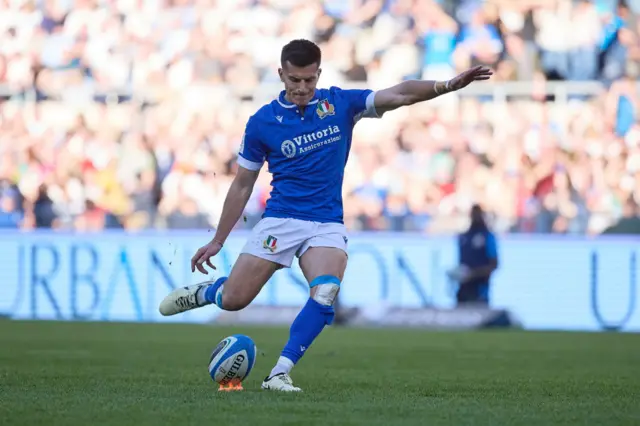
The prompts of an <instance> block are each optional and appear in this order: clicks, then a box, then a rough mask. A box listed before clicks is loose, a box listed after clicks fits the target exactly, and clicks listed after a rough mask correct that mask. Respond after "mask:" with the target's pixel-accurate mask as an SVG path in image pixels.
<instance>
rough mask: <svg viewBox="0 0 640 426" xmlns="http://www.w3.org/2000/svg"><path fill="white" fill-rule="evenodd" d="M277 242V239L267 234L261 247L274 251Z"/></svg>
mask: <svg viewBox="0 0 640 426" xmlns="http://www.w3.org/2000/svg"><path fill="white" fill-rule="evenodd" d="M277 243H278V239H277V238H276V237H274V236H273V235H269V236H268V237H267V239H266V240H264V242H263V243H262V247H264V248H265V249H267V250H269V251H270V252H271V253H273V252H274V251H276V248H277V246H276V244H277Z"/></svg>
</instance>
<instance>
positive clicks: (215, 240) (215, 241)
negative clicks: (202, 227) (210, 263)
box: [211, 236, 225, 248]
mask: <svg viewBox="0 0 640 426" xmlns="http://www.w3.org/2000/svg"><path fill="white" fill-rule="evenodd" d="M224 240H225V239H224V238H220V237H217V236H216V237H213V238H212V239H211V242H212V243H213V244H218V245H219V246H220V248H222V247H224Z"/></svg>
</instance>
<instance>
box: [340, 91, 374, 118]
mask: <svg viewBox="0 0 640 426" xmlns="http://www.w3.org/2000/svg"><path fill="white" fill-rule="evenodd" d="M332 89H333V90H334V91H335V94H336V95H337V96H338V97H339V98H340V100H341V101H342V102H344V103H346V104H347V105H349V111H350V113H351V115H352V116H353V121H354V123H355V122H357V121H358V120H360V119H361V118H380V115H379V114H378V113H377V111H376V108H375V105H374V99H375V95H376V93H375V92H374V91H373V90H368V89H367V90H361V89H346V90H344V89H340V88H337V87H333V88H332Z"/></svg>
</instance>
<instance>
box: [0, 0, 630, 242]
mask: <svg viewBox="0 0 640 426" xmlns="http://www.w3.org/2000/svg"><path fill="white" fill-rule="evenodd" d="M638 13H640V2H638V1H637V0H629V1H620V2H618V1H607V0H597V1H593V2H591V1H586V0H581V1H576V2H574V1H571V0H518V1H515V0H490V1H486V2H480V1H476V0H464V1H462V0H441V1H436V0H358V1H329V0H325V1H320V0H309V1H305V2H296V1H291V0H241V1H234V2H230V1H226V0H200V1H191V0H163V1H157V2H148V3H145V2H102V1H99V2H94V1H86V0H77V1H56V0H44V1H42V2H32V1H26V0H24V1H8V0H0V182H2V189H1V190H0V192H1V194H0V199H1V200H2V203H1V206H0V207H1V208H0V210H1V213H0V221H1V223H2V226H5V227H6V226H10V227H20V228H25V229H29V228H34V227H52V228H55V229H76V230H97V229H102V228H104V227H124V228H127V229H141V228H150V227H168V228H185V227H199V228H207V227H213V226H215V224H216V223H217V220H218V216H219V214H220V210H221V206H222V201H223V197H224V194H225V193H226V190H227V188H228V186H229V184H230V182H231V176H232V174H233V173H234V167H235V166H234V159H235V151H236V150H237V147H238V146H239V142H240V138H241V136H242V131H243V128H244V124H245V121H246V119H247V115H248V114H249V113H250V111H253V110H255V107H256V104H259V103H262V102H264V101H266V100H267V99H269V98H270V97H272V96H273V95H274V94H275V93H277V91H278V90H279V87H280V86H279V85H278V76H277V73H276V69H277V64H276V63H274V62H273V58H277V52H278V51H279V50H280V48H281V47H282V45H283V44H284V43H285V42H286V41H288V40H289V39H291V38H295V37H307V38H312V39H315V40H316V41H318V42H319V43H320V44H321V47H322V49H323V52H324V54H325V57H324V58H323V75H322V80H321V82H322V85H324V86H328V85H332V84H340V85H343V86H349V85H354V86H355V85H366V86H368V87H371V88H374V89H375V88H379V87H382V86H386V85H390V84H393V83H395V82H397V81H400V80H402V79H406V78H422V77H424V78H442V79H444V78H447V77H448V76H451V75H453V74H455V73H456V71H459V68H461V67H466V66H468V65H469V64H470V63H483V64H491V65H492V66H495V67H496V70H497V74H496V80H500V81H503V82H505V81H509V82H518V81H527V82H529V81H531V82H532V83H533V84H531V85H530V90H529V93H528V94H523V93H522V92H519V93H518V94H517V95H516V94H512V93H510V92H502V94H500V92H496V93H497V95H496V96H493V95H491V96H486V95H485V96H481V97H479V96H478V97H473V96H462V97H459V98H458V97H456V96H454V95H451V96H447V97H444V98H442V99H439V100H438V101H437V102H432V103H429V104H426V105H421V106H419V107H416V108H411V109H409V110H407V111H402V112H397V113H392V114H389V117H388V118H387V119H385V120H382V121H381V122H377V121H374V120H369V121H363V122H362V124H360V125H359V126H358V127H357V128H356V134H355V140H354V147H353V150H352V156H351V158H350V164H349V167H348V171H347V176H346V178H345V194H344V199H345V202H346V203H345V222H346V224H347V225H348V226H349V227H350V228H351V229H356V230H357V229H362V230H394V231H418V232H430V233H444V232H447V233H449V232H459V231H461V229H462V228H463V227H464V223H465V219H466V216H467V214H468V211H469V210H470V207H471V206H472V205H473V204H474V203H481V204H482V205H484V206H486V208H487V210H488V212H489V213H490V214H491V216H492V217H494V218H495V224H494V228H495V231H496V232H560V233H587V234H597V233H601V232H602V231H604V230H605V229H607V228H608V227H610V226H612V225H613V224H615V223H616V222H617V221H618V220H619V219H620V218H622V217H623V216H624V214H625V211H626V210H625V205H626V203H627V202H628V200H632V201H633V202H635V203H639V202H640V136H639V135H640V124H638V112H637V111H638V92H637V83H636V79H637V77H638V75H639V73H638V71H639V70H640V67H639V61H640V37H639V34H638V33H639V30H640V22H639V20H638ZM274 52H275V53H274ZM565 79H571V80H579V81H584V80H596V81H598V80H599V81H600V82H601V83H602V92H601V93H594V92H593V91H589V92H585V93H583V94H581V96H579V97H575V96H568V97H562V96H560V95H559V93H560V92H556V93H547V92H546V88H547V83H548V82H549V81H550V80H565ZM567 99H568V100H569V101H568V102H567V101H566V100H567ZM269 191H270V176H269V174H268V173H266V172H264V173H263V174H262V175H261V177H260V179H259V182H258V184H257V185H256V190H255V192H254V194H253V195H252V198H251V200H250V203H249V205H248V208H247V211H246V214H245V220H244V221H242V222H241V223H239V224H238V226H239V227H243V226H252V225H253V224H255V222H256V221H257V220H258V218H259V217H260V214H261V211H262V209H263V207H264V203H265V201H266V199H267V197H268V196H269ZM5 194H6V195H5Z"/></svg>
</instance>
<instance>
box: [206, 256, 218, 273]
mask: <svg viewBox="0 0 640 426" xmlns="http://www.w3.org/2000/svg"><path fill="white" fill-rule="evenodd" d="M206 263H207V266H208V267H209V268H211V270H212V271H215V270H216V267H215V266H213V264H212V263H211V259H207V262H206Z"/></svg>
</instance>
